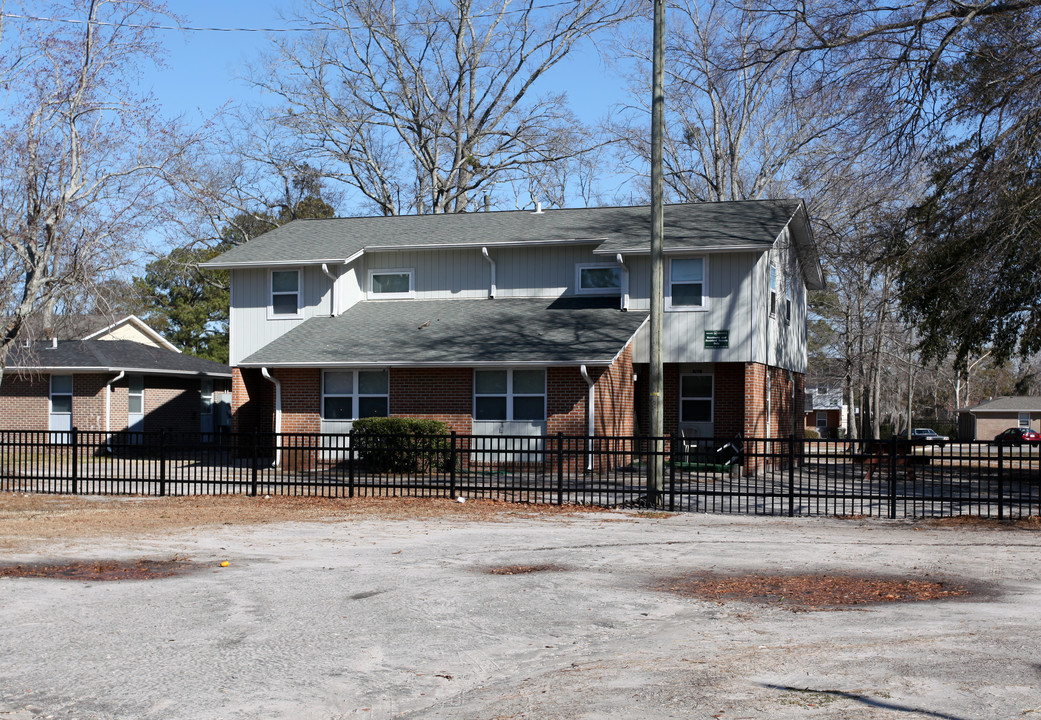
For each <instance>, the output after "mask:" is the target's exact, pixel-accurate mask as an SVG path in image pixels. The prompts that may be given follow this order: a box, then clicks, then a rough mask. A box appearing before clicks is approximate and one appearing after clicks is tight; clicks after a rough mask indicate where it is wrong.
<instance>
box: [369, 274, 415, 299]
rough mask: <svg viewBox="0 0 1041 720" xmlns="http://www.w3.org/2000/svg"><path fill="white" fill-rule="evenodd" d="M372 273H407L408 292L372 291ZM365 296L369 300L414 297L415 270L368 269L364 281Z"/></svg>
mask: <svg viewBox="0 0 1041 720" xmlns="http://www.w3.org/2000/svg"><path fill="white" fill-rule="evenodd" d="M374 275H408V292H403V293H374V292H373V291H372V278H373V276H374ZM365 297H366V298H368V299H369V300H410V299H412V298H414V297H416V271H415V269H413V268H376V269H374V270H369V272H368V279H367V280H366V283H365Z"/></svg>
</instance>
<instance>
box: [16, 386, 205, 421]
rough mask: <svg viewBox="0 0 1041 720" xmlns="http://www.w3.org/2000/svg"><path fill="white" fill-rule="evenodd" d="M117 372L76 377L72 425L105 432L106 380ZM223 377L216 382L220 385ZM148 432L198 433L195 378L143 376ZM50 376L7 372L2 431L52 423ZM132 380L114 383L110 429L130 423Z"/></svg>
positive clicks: (198, 405) (198, 400)
mask: <svg viewBox="0 0 1041 720" xmlns="http://www.w3.org/2000/svg"><path fill="white" fill-rule="evenodd" d="M114 377H116V375H115V374H114V373H86V374H76V375H73V376H72V392H73V396H72V424H73V426H74V427H76V428H77V429H79V430H80V431H83V432H104V431H105V394H106V389H105V386H106V383H108V382H109V381H111V380H112V378H114ZM219 382H220V381H219V380H218V381H216V383H219ZM144 386H145V391H144V398H145V406H144V410H145V431H153V430H161V429H167V430H175V431H186V432H197V431H198V430H199V410H200V406H201V402H202V401H201V394H200V389H199V379H198V378H195V377H166V376H159V375H145V377H144ZM50 388H51V385H50V375H49V374H38V375H17V374H5V375H4V379H3V383H2V384H0V410H2V421H0V426H2V429H5V430H7V429H14V430H39V431H46V430H47V429H48V428H49V425H50V391H51V390H50ZM127 391H128V380H127V378H126V377H123V378H122V379H120V380H119V381H118V382H116V383H114V384H113V385H112V397H111V402H110V406H109V407H110V415H109V428H110V431H111V432H113V433H117V432H121V431H124V430H126V427H127Z"/></svg>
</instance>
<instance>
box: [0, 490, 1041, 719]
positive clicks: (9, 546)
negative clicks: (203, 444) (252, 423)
mask: <svg viewBox="0 0 1041 720" xmlns="http://www.w3.org/2000/svg"><path fill="white" fill-rule="evenodd" d="M1039 528H1041V523H1039V522H1038V521H1037V519H1036V518H1032V519H1029V520H1026V521H1021V522H1019V523H1015V524H1005V523H996V522H981V521H965V520H961V521H946V522H891V521H880V520H868V519H862V518H849V519H820V518H796V519H788V518H753V517H740V516H716V515H673V514H668V513H655V512H637V511H626V512H587V511H584V510H582V509H580V508H578V509H576V508H563V509H560V508H553V507H533V506H524V505H510V504H506V503H494V502H485V501H481V502H466V503H455V502H451V501H447V500H394V499H391V500H321V499H302V498H301V499H293V498H268V499H263V498H219V497H203V498H163V499H146V498H68V497H62V496H24V495H12V494H7V495H3V494H0V551H2V558H3V559H2V562H0V620H2V622H3V631H2V632H0V719H2V720H29V719H30V718H33V719H35V718H56V719H63V720H69V719H72V718H77V719H78V720H93V719H102V718H104V719H106V720H107V719H114V718H121V719H122V718H199V719H200V720H217V719H231V718H330V719H331V718H354V717H359V718H376V719H382V718H396V717H406V718H413V717H414V718H474V719H476V718H482V719H484V718H540V719H542V718H621V717H640V718H730V719H732V720H736V719H737V718H780V719H782V720H784V719H786V718H869V719H872V718H945V719H948V720H968V719H970V718H981V719H983V718H986V719H990V718H1032V717H1036V718H1039V720H1041V690H1039V686H1041V660H1039V657H1041V652H1039V651H1041V639H1039V634H1038V632H1037V627H1038V620H1037V616H1038V612H1039V610H1041V532H1039Z"/></svg>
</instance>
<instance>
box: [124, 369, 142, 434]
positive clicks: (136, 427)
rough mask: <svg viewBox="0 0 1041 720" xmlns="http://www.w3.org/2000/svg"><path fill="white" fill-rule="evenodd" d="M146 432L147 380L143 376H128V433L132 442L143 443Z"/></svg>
mask: <svg viewBox="0 0 1041 720" xmlns="http://www.w3.org/2000/svg"><path fill="white" fill-rule="evenodd" d="M144 431H145V378H144V376H142V375H127V432H128V433H129V434H130V442H132V443H135V444H136V443H139V442H141V441H142V439H143V438H142V436H141V433H143V432H144Z"/></svg>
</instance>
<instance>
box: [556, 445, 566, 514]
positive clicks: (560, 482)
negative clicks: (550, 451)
mask: <svg viewBox="0 0 1041 720" xmlns="http://www.w3.org/2000/svg"><path fill="white" fill-rule="evenodd" d="M563 504H564V433H563V432H559V431H558V432H557V505H563Z"/></svg>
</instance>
